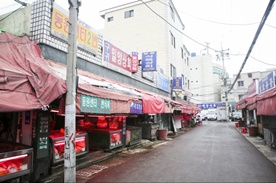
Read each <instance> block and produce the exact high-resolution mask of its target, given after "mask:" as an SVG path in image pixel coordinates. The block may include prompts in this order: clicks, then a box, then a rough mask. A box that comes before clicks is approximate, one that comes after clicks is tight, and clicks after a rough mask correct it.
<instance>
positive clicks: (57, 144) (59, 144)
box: [50, 130, 89, 165]
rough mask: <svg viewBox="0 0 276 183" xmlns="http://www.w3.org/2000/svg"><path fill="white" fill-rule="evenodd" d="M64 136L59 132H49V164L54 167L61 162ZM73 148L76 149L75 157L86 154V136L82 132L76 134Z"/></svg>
mask: <svg viewBox="0 0 276 183" xmlns="http://www.w3.org/2000/svg"><path fill="white" fill-rule="evenodd" d="M64 145H65V140H64V134H63V133H61V132H60V131H59V130H54V131H51V132H50V156H51V164H52V165H55V164H58V163H60V162H63V160H64V159H63V155H64ZM75 148H76V157H79V156H82V155H85V154H87V153H88V150H89V148H88V135H87V133H86V132H84V131H77V132H76V140H75Z"/></svg>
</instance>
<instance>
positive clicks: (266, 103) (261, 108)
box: [256, 88, 276, 116]
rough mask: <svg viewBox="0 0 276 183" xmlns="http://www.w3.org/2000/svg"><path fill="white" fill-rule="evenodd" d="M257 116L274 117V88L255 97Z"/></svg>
mask: <svg viewBox="0 0 276 183" xmlns="http://www.w3.org/2000/svg"><path fill="white" fill-rule="evenodd" d="M256 100H257V115H267V116H275V115H276V107H275V104H276V88H274V89H272V90H269V91H267V92H265V93H262V94H260V95H258V96H257V98H256Z"/></svg>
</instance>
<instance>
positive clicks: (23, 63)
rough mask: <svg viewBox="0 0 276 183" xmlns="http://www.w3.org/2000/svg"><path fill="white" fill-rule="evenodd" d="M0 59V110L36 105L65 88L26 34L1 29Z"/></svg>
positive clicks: (55, 95)
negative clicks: (21, 35)
mask: <svg viewBox="0 0 276 183" xmlns="http://www.w3.org/2000/svg"><path fill="white" fill-rule="evenodd" d="M0 63H1V64H0V112H8V111H27V110H33V109H40V108H42V107H45V106H47V105H49V104H50V103H51V102H52V101H54V100H55V99H56V98H58V97H59V96H61V95H62V94H64V93H65V92H66V91H67V88H66V83H65V81H64V80H63V79H61V78H60V77H58V76H57V75H55V72H54V71H53V70H52V69H51V68H50V67H48V65H47V63H46V60H45V59H44V58H42V55H41V51H40V48H39V47H38V45H37V44H36V43H35V42H33V41H30V40H29V38H28V37H27V36H23V37H18V36H14V35H12V34H9V33H7V32H3V33H1V34H0Z"/></svg>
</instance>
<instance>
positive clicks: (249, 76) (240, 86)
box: [230, 69, 274, 102]
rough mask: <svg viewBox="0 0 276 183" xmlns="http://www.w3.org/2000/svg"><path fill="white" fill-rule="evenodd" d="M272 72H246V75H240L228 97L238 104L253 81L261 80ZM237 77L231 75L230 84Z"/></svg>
mask: <svg viewBox="0 0 276 183" xmlns="http://www.w3.org/2000/svg"><path fill="white" fill-rule="evenodd" d="M272 70H274V69H270V70H266V71H262V72H261V71H257V72H248V73H241V74H240V76H239V78H238V79H237V81H236V83H235V85H234V86H233V89H232V90H231V91H230V95H232V96H233V98H234V101H235V102H238V101H239V100H241V99H242V98H243V97H244V96H246V95H247V91H248V86H249V85H250V84H252V83H253V81H255V80H259V81H260V80H261V79H262V78H264V77H266V76H267V75H268V74H269V73H270V72H271V71H272ZM236 77H237V75H236V74H234V75H233V80H232V82H231V83H233V82H234V80H235V79H236Z"/></svg>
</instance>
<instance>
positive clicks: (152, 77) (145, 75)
mask: <svg viewBox="0 0 276 183" xmlns="http://www.w3.org/2000/svg"><path fill="white" fill-rule="evenodd" d="M155 73H156V72H142V77H143V78H145V79H147V80H150V81H154V80H155Z"/></svg>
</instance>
